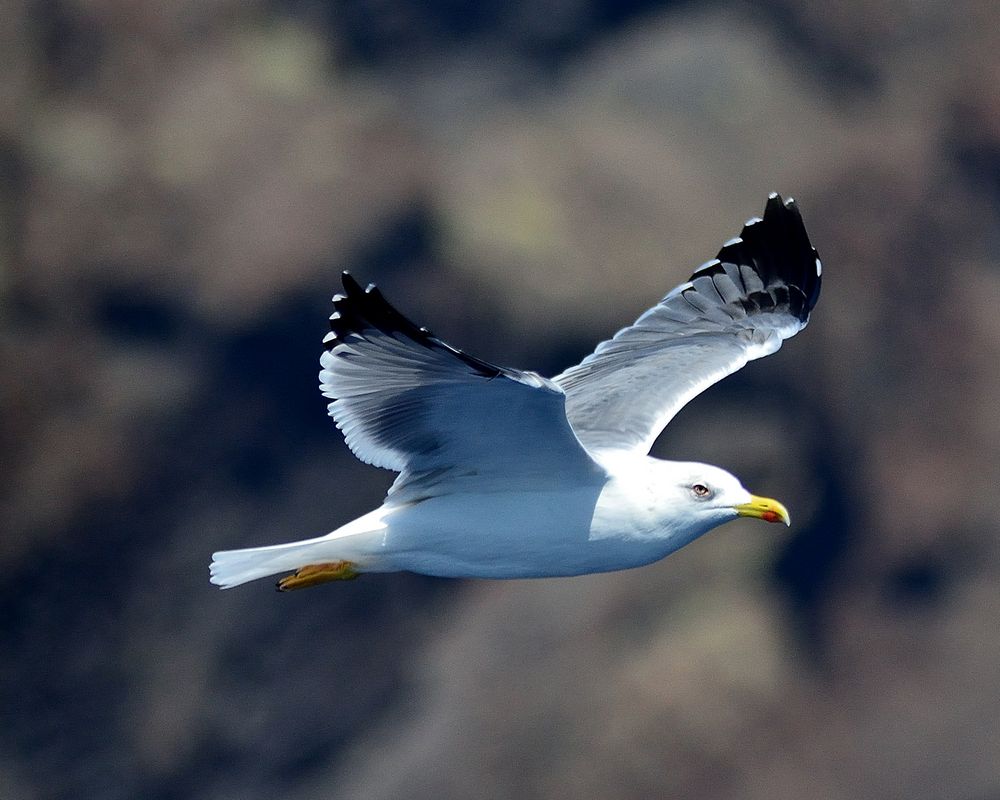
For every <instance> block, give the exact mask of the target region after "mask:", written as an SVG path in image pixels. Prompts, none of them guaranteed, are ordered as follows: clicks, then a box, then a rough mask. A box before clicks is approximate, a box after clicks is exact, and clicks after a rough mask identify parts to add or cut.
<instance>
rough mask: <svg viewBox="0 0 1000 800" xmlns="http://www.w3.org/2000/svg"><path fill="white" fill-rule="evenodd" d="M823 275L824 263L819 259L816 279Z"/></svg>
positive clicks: (817, 260)
mask: <svg viewBox="0 0 1000 800" xmlns="http://www.w3.org/2000/svg"><path fill="white" fill-rule="evenodd" d="M822 274H823V262H822V261H820V260H819V259H818V258H817V259H816V277H817V278H818V277H820V276H821V275H822Z"/></svg>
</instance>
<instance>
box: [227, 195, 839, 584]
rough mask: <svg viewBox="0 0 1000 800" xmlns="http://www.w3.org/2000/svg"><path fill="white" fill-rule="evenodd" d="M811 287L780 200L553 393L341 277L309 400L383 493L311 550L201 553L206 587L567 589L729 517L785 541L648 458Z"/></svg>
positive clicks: (745, 507)
mask: <svg viewBox="0 0 1000 800" xmlns="http://www.w3.org/2000/svg"><path fill="white" fill-rule="evenodd" d="M821 272H822V266H821V264H820V261H819V257H818V255H817V253H816V250H815V249H813V247H812V245H811V244H810V242H809V237H808V235H807V234H806V230H805V227H804V226H803V224H802V219H801V217H800V216H799V212H798V209H797V208H796V207H795V205H794V203H793V201H792V200H791V199H789V200H788V202H784V201H783V200H782V199H781V197H780V196H779V195H777V194H772V195H771V196H770V197H769V199H768V201H767V205H766V208H765V210H764V217H763V219H759V218H754V219H751V220H749V221H748V222H747V223H746V225H745V226H744V228H743V231H742V233H741V234H740V236H739V238H736V239H733V240H731V241H729V242H728V243H726V244H725V245H724V246H723V248H722V249H721V250H720V251H719V254H718V256H717V257H716V258H715V259H713V260H712V261H709V262H708V263H707V264H705V265H704V266H702V267H701V268H700V269H698V270H697V271H696V272H695V273H694V274H693V275H692V276H691V278H690V280H688V281H687V282H686V283H683V284H681V285H680V286H678V287H677V288H676V289H674V290H673V291H672V292H670V293H669V294H668V295H667V296H666V297H664V298H663V300H662V301H661V302H660V303H659V304H657V305H656V306H654V307H653V308H651V309H649V310H648V311H646V312H645V313H644V314H643V315H642V316H641V317H639V319H638V320H636V322H635V324H633V325H631V326H629V327H627V328H624V329H623V330H620V331H619V332H618V333H617V334H615V336H614V337H613V338H611V339H610V340H608V341H604V342H601V343H600V344H599V345H598V346H597V349H596V350H594V352H593V353H592V354H591V355H589V356H587V357H586V358H585V359H584V360H583V361H581V362H580V363H579V364H577V365H576V366H574V367H570V368H569V369H568V370H566V371H565V372H563V373H562V374H561V375H557V376H556V377H555V378H552V379H547V378H543V377H542V376H540V375H538V374H536V373H534V372H522V371H519V370H514V369H507V368H505V367H497V366H494V365H492V364H488V363H486V362H485V361H481V360H480V359H478V358H475V357H474V356H471V355H469V354H467V353H464V352H462V351H461V350H457V349H455V348H453V347H451V346H450V345H448V344H446V343H445V342H443V341H441V340H440V339H438V338H437V337H435V336H434V335H433V334H431V333H430V332H429V331H428V330H427V329H425V328H418V327H417V326H415V325H414V324H413V323H411V322H410V321H409V320H407V319H406V318H405V317H404V316H403V315H402V314H400V313H399V312H398V311H396V309H395V308H393V307H392V306H391V305H390V304H389V303H388V302H387V301H386V300H385V299H384V298H383V296H382V294H381V292H379V291H378V290H377V289H376V288H375V287H374V286H369V287H368V288H367V289H365V290H362V289H361V287H360V286H359V285H358V284H357V283H356V282H355V281H354V279H353V278H352V277H351V276H350V275H349V274H347V273H346V272H345V273H344V276H343V283H344V292H345V293H344V294H338V295H337V296H335V297H334V298H333V302H334V309H335V311H334V313H333V315H332V316H331V317H330V327H331V329H332V330H331V332H330V333H329V334H327V336H326V339H325V340H324V343H325V344H326V346H327V350H326V352H324V353H323V355H322V358H321V360H320V363H321V365H322V371H321V372H320V373H319V378H320V384H321V389H322V391H323V394H324V395H325V396H326V397H328V398H330V399H331V400H332V401H333V402H331V403H330V404H329V412H330V416H332V417H333V419H334V420H335V421H336V424H337V427H338V428H340V430H341V431H343V433H344V437H345V439H346V440H347V445H348V446H349V447H350V448H351V450H352V451H353V452H354V454H355V455H356V456H357V457H358V458H359V459H361V460H362V461H364V462H366V463H368V464H373V465H374V466H377V467H385V468H386V469H390V470H394V471H396V472H398V473H399V476H398V477H397V478H396V481H395V482H394V483H393V484H392V487H391V488H390V489H389V492H388V495H387V496H386V498H385V501H384V502H383V503H382V505H381V506H380V507H379V508H377V509H375V510H374V511H371V512H369V513H368V514H365V515H364V516H362V517H359V518H358V519H355V520H354V521H352V522H349V523H347V524H346V525H344V526H342V527H340V528H337V529H336V530H335V531H333V532H332V533H328V534H327V535H325V536H320V537H318V538H315V539H308V540H305V541H300V542H292V543H290V544H280V545H274V546H271V547H254V548H250V549H245V550H227V551H222V552H218V553H215V554H214V555H213V561H212V565H211V581H212V583H214V584H217V585H219V586H221V587H223V588H229V587H232V586H237V585H239V584H241V583H246V582H247V581H252V580H255V579H257V578H263V577H266V576H268V575H274V574H277V573H281V572H288V571H292V570H294V574H291V575H288V576H286V577H285V578H283V579H281V580H280V581H279V582H278V588H279V589H281V590H290V589H298V588H303V587H306V586H313V585H315V584H318V583H323V582H325V581H329V580H343V579H348V578H353V577H355V576H357V575H358V574H359V573H363V572H392V571H397V570H410V571H412V572H420V573H425V574H428V575H440V576H449V577H477V578H528V577H550V576H567V575H582V574H586V573H592V572H606V571H610V570H619V569H627V568H630V567H638V566H640V565H643V564H648V563H650V562H653V561H656V560H658V559H661V558H663V557H664V556H666V555H669V554H670V553H672V552H674V551H675V550H677V549H679V548H681V547H683V546H684V545H685V544H687V543H689V542H691V541H692V540H694V539H696V538H697V537H699V536H701V535H702V534H703V533H706V532H707V531H709V530H711V529H712V528H715V527H716V526H718V525H721V524H722V523H724V522H727V521H728V520H732V519H736V518H737V517H741V516H742V517H756V518H758V519H763V520H767V521H768V522H784V523H785V524H786V525H788V524H789V516H788V512H787V511H786V510H785V507H784V506H783V505H782V504H781V503H779V502H778V501H776V500H772V499H769V498H765V497H757V496H755V495H752V494H750V493H749V492H748V491H747V490H746V489H744V488H743V486H742V485H741V484H740V482H739V481H738V480H737V479H736V478H735V477H733V476H732V475H731V474H729V473H728V472H726V471H725V470H722V469H720V468H718V467H713V466H708V465H706V464H696V463H684V462H676V461H663V460H660V459H656V458H652V457H651V456H649V455H648V452H649V449H650V447H651V446H652V444H653V442H654V441H655V439H656V437H657V436H658V435H659V433H660V431H661V430H662V429H663V428H664V427H665V426H666V424H667V423H668V422H669V421H670V419H671V418H672V417H673V416H674V415H675V414H676V413H677V411H678V410H679V409H680V408H681V407H682V406H684V404H685V403H687V402H688V401H689V400H690V399H691V398H693V397H694V396H695V395H697V394H699V393H700V392H702V391H703V390H704V389H706V388H707V387H708V386H710V385H712V384H713V383H715V382H717V381H719V380H721V379H722V378H724V377H725V376H726V375H729V374H731V373H733V372H735V371H736V370H738V369H740V368H741V367H743V365H744V364H746V363H747V362H748V361H750V360H752V359H755V358H761V357H762V356H766V355H769V354H770V353H773V352H775V351H776V350H777V349H778V348H779V347H780V346H781V343H782V340H784V339H787V338H789V337H790V336H793V335H794V334H796V333H797V332H798V331H800V330H801V329H802V328H803V327H805V325H806V323H807V322H808V320H809V313H810V311H811V310H812V308H813V306H815V304H816V300H817V298H818V296H819V290H820V276H821Z"/></svg>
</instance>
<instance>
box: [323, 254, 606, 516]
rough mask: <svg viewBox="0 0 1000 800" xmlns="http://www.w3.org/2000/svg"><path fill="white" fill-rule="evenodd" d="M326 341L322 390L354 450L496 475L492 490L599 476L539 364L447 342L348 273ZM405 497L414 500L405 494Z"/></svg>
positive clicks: (405, 481)
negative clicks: (498, 361) (523, 366)
mask: <svg viewBox="0 0 1000 800" xmlns="http://www.w3.org/2000/svg"><path fill="white" fill-rule="evenodd" d="M343 282H344V292H345V293H344V294H338V295H337V296H335V297H334V298H333V302H334V308H335V311H334V313H333V315H332V316H331V317H330V328H331V330H330V333H328V334H327V336H326V338H325V339H324V343H325V344H326V345H327V348H328V349H327V351H326V352H325V353H323V355H322V357H321V359H320V363H321V364H322V367H323V369H322V371H321V372H320V373H319V379H320V388H321V390H322V392H323V394H324V395H325V396H326V397H329V398H330V399H331V400H332V401H333V402H331V403H330V404H329V412H330V416H332V417H333V419H334V420H335V422H336V423H337V427H338V428H340V429H341V431H343V433H344V438H345V439H346V441H347V444H348V446H349V447H350V448H351V450H352V451H353V452H354V454H355V455H356V456H357V457H358V458H359V459H361V460H362V461H364V462H366V463H368V464H373V465H375V466H377V467H385V468H386V469H391V470H395V471H397V472H400V473H402V474H401V475H400V477H399V478H398V479H397V480H396V483H395V484H394V485H393V489H392V492H393V493H396V492H399V490H400V489H402V488H404V487H408V488H410V489H411V491H409V492H404V493H401V495H399V496H397V498H396V499H397V500H402V499H407V500H412V499H414V498H415V496H417V495H419V494H420V492H419V490H417V489H416V487H414V486H413V484H415V483H421V482H422V483H424V484H425V485H429V484H431V483H433V484H434V485H435V486H438V487H440V485H441V484H442V482H443V481H445V480H447V479H452V478H456V477H465V478H483V477H486V478H490V479H492V483H491V485H492V487H493V488H492V490H494V491H497V490H503V489H504V488H507V487H509V486H512V485H513V483H515V482H516V481H517V480H518V479H519V478H522V479H530V480H531V481H534V480H540V479H544V476H545V475H553V474H555V473H556V472H558V473H560V474H562V475H563V476H565V475H566V474H567V472H569V473H573V472H579V473H581V474H582V473H586V474H595V473H596V471H597V467H596V465H595V464H594V463H593V461H592V460H591V459H590V456H589V455H588V454H587V452H586V451H585V450H584V448H583V447H582V446H581V444H580V442H579V440H578V439H577V438H576V436H575V435H574V433H573V430H572V428H571V427H570V425H569V422H568V421H567V419H566V413H565V399H566V398H565V394H564V393H563V391H562V389H560V388H559V387H558V386H556V385H555V384H554V383H552V382H551V381H549V380H547V379H545V378H543V377H541V376H540V375H537V374H535V373H533V372H521V371H518V370H512V369H506V368H504V367H497V366H494V365H492V364H489V363H487V362H485V361H482V360H480V359H478V358H476V357H474V356H471V355H469V354H467V353H463V352H462V351H461V350H457V349H455V348H454V347H451V346H450V345H448V344H446V343H445V342H443V341H441V340H440V339H438V338H437V337H436V336H434V335H433V334H432V333H430V332H429V331H428V330H427V329H425V328H419V327H417V326H416V325H414V324H413V323H412V322H410V321H409V320H408V319H406V317H404V316H403V315H402V314H400V313H399V312H398V311H397V310H396V309H395V308H393V307H392V306H391V305H390V304H389V303H388V302H387V301H386V299H385V298H384V297H383V296H382V293H381V292H380V291H379V290H378V289H376V288H375V287H374V286H369V287H368V288H367V289H366V290H363V289H362V288H361V286H360V285H359V284H358V283H357V282H356V281H355V280H354V279H353V278H352V277H351V276H350V275H349V274H348V273H346V272H345V273H344V275H343ZM404 496H405V498H404Z"/></svg>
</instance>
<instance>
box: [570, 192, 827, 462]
mask: <svg viewBox="0 0 1000 800" xmlns="http://www.w3.org/2000/svg"><path fill="white" fill-rule="evenodd" d="M821 273H822V265H821V264H820V260H819V256H818V254H817V253H816V250H815V249H814V248H813V247H812V245H811V244H810V242H809V236H808V234H807V233H806V229H805V226H804V225H803V224H802V218H801V216H800V215H799V211H798V208H797V207H796V206H795V203H794V201H793V200H791V199H789V200H788V202H785V201H783V200H782V199H781V196H780V195H777V194H772V195H771V196H770V197H769V198H768V201H767V205H766V207H765V210H764V217H763V219H761V218H754V219H751V220H749V221H748V222H747V223H746V225H745V226H744V227H743V231H742V233H741V235H740V236H739V237H738V238H736V239H732V240H730V241H729V242H727V243H726V244H725V245H724V246H723V247H722V249H721V250H720V251H719V255H718V256H717V257H716V258H714V259H713V260H712V261H709V262H708V263H707V264H705V265H703V266H702V267H700V268H699V269H698V270H696V271H695V273H694V274H693V275H692V276H691V278H690V279H689V280H688V281H687V282H686V283H683V284H681V285H680V286H678V287H677V288H676V289H674V290H673V291H672V292H670V293H669V294H668V295H667V296H666V297H664V298H663V300H662V301H661V302H660V303H659V304H658V305H656V306H654V307H653V308H651V309H649V310H648V311H646V312H645V313H644V314H642V315H641V316H640V317H639V319H637V320H636V321H635V323H634V324H633V325H631V326H630V327H628V328H624V329H622V330H620V331H619V332H618V333H616V334H615V335H614V337H613V338H611V339H609V340H607V341H604V342H601V344H599V345H598V346H597V349H596V350H594V352H593V353H592V354H590V355H589V356H587V357H586V358H585V359H584V360H583V361H581V362H580V363H579V364H577V365H576V366H574V367H570V368H569V369H568V370H566V371H565V372H563V373H562V374H561V375H558V376H556V377H555V378H554V379H553V380H554V381H555V383H557V384H558V385H559V386H561V387H562V388H563V389H564V390H565V392H566V395H567V398H566V413H567V416H568V417H569V420H570V424H571V425H572V426H573V430H574V431H575V432H576V435H577V436H578V437H579V439H580V440H581V441H582V442H583V444H584V445H585V446H586V447H587V448H588V449H589V450H591V451H594V450H601V449H624V450H636V451H641V452H647V451H648V450H649V448H650V447H652V445H653V442H654V441H655V440H656V437H657V436H658V435H659V434H660V431H662V430H663V428H664V427H665V426H666V425H667V423H668V422H669V421H670V420H671V419H672V418H673V416H674V415H675V414H676V413H677V412H678V411H679V410H680V409H681V408H682V407H683V406H684V405H685V404H686V403H687V402H688V401H689V400H691V399H692V398H693V397H695V396H696V395H698V394H700V393H701V392H702V391H704V390H705V389H707V388H708V387H709V386H711V385H712V384H713V383H716V382H717V381H720V380H722V378H724V377H726V376H727V375H730V374H732V373H733V372H736V371H737V370H738V369H740V368H741V367H743V366H744V365H745V364H746V363H747V362H748V361H751V360H753V359H755V358H761V357H763V356H766V355H769V354H770V353H773V352H775V351H776V350H777V349H778V348H779V347H781V342H782V341H783V340H784V339H787V338H789V337H790V336H794V335H795V334H796V333H797V332H798V331H800V330H801V329H802V328H804V327H805V325H806V323H807V322H808V321H809V313H810V311H812V309H813V307H814V306H815V305H816V301H817V299H818V298H819V291H820V276H821Z"/></svg>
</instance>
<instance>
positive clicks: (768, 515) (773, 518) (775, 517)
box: [760, 511, 784, 522]
mask: <svg viewBox="0 0 1000 800" xmlns="http://www.w3.org/2000/svg"><path fill="white" fill-rule="evenodd" d="M760 518H761V519H762V520H764V522H784V520H783V519H782V518H781V515H780V514H778V513H777V512H775V511H765V512H764V513H763V514H761V515H760Z"/></svg>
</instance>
